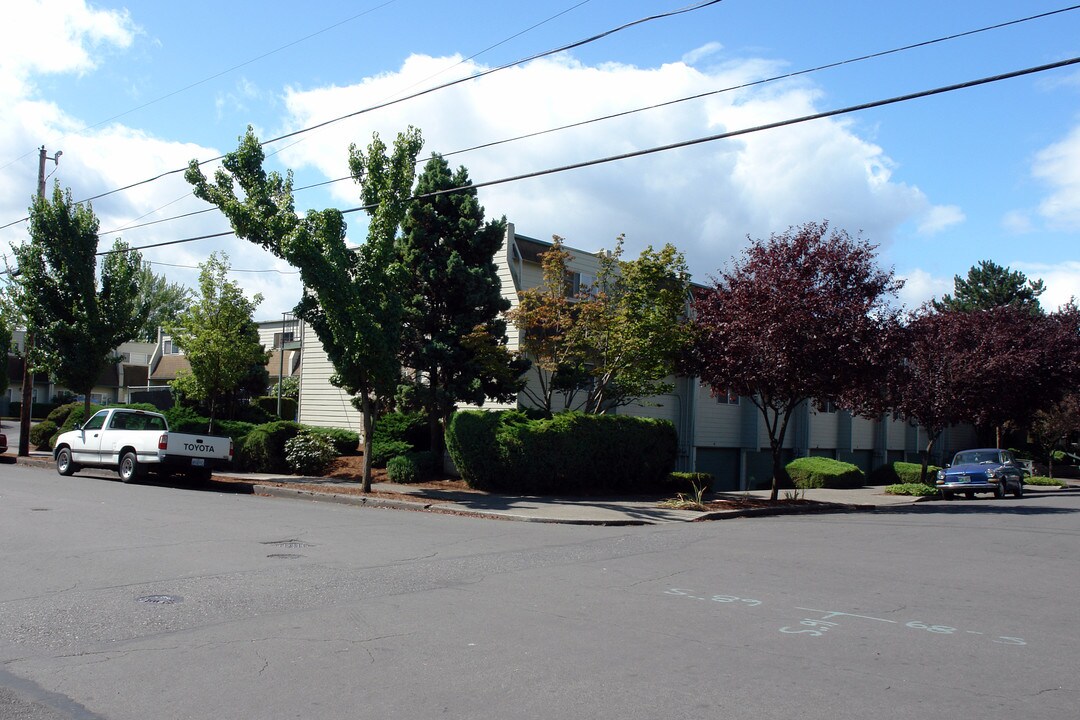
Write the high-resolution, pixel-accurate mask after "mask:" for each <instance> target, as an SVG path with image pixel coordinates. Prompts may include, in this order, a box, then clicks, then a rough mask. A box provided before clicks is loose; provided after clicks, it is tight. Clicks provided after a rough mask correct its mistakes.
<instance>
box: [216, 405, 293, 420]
mask: <svg viewBox="0 0 1080 720" xmlns="http://www.w3.org/2000/svg"><path fill="white" fill-rule="evenodd" d="M229 419H230V420H239V421H240V422H249V423H252V424H253V425H262V424H264V423H268V422H274V421H275V420H277V419H278V416H277V413H276V412H267V411H266V410H263V409H262V408H261V407H259V406H258V405H249V404H248V403H242V404H240V405H237V406H236V407H235V408H234V409H233V413H232V417H230V418H229ZM215 424H216V421H215Z"/></svg>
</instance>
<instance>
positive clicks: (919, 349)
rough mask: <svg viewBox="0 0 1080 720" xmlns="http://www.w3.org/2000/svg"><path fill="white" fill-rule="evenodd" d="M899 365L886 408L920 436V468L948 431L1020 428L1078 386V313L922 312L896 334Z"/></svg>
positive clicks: (1015, 309) (1010, 309) (998, 433)
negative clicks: (915, 426) (914, 425)
mask: <svg viewBox="0 0 1080 720" xmlns="http://www.w3.org/2000/svg"><path fill="white" fill-rule="evenodd" d="M892 346H893V347H894V348H896V349H897V351H898V353H899V357H900V358H901V359H902V361H901V362H899V363H897V364H896V365H894V374H893V378H892V380H891V382H889V383H888V387H889V388H890V392H891V395H892V399H891V401H890V405H891V406H892V407H893V409H895V410H896V411H898V412H899V413H900V414H902V415H904V416H905V417H907V418H910V419H912V420H915V421H916V422H918V423H919V425H920V426H922V427H923V428H924V429H925V430H926V432H927V436H928V438H927V444H926V446H925V447H924V448H922V450H921V454H922V465H923V472H922V477H923V479H924V481H925V475H926V465H927V462H928V458H929V455H930V452H931V450H932V449H933V446H934V443H935V441H936V439H937V437H938V436H939V435H940V433H941V431H942V430H944V429H945V428H946V427H948V426H949V425H954V424H957V423H962V422H969V423H972V424H973V425H975V426H976V427H977V428H982V429H983V430H993V431H994V434H995V439H996V443H997V445H998V447H1000V446H1001V431H1002V429H1003V428H1005V427H1007V426H1011V427H1025V426H1026V425H1027V424H1028V423H1030V422H1031V421H1032V419H1033V418H1034V416H1035V413H1036V412H1038V411H1040V410H1046V409H1049V408H1052V407H1053V406H1054V405H1055V403H1057V402H1058V401H1060V400H1061V398H1062V397H1064V396H1065V394H1067V393H1069V392H1073V391H1074V390H1075V389H1076V388H1077V386H1078V383H1080V311H1078V310H1077V308H1076V306H1075V305H1072V304H1069V305H1067V306H1065V307H1063V308H1061V309H1060V310H1058V311H1057V312H1053V313H1049V314H1046V315H1041V314H1034V313H1031V312H1030V311H1029V310H1026V309H1024V308H1019V307H1013V306H1000V307H994V308H990V309H986V310H972V311H963V310H942V311H939V312H935V311H934V310H933V309H932V307H930V306H924V307H923V308H922V309H920V310H919V311H917V312H916V313H915V314H914V315H913V316H912V317H911V318H910V319H909V320H908V322H907V323H906V324H905V326H904V327H903V328H902V329H900V330H899V331H898V333H897V337H896V339H894V340H893V342H892Z"/></svg>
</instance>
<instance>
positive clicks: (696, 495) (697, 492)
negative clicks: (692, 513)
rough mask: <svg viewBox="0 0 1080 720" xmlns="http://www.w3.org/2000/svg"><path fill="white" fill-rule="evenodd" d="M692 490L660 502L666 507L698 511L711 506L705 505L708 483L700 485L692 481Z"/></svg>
mask: <svg viewBox="0 0 1080 720" xmlns="http://www.w3.org/2000/svg"><path fill="white" fill-rule="evenodd" d="M690 485H691V487H692V488H693V490H691V491H690V492H688V493H679V494H678V496H677V497H675V498H674V499H672V500H665V501H664V502H662V503H660V504H661V505H662V506H664V507H670V508H675V509H676V510H697V511H698V512H704V511H705V510H708V509H709V508H708V507H706V505H705V493H706V492H708V490H709V486H708V485H698V484H697V483H696V482H691V484H690Z"/></svg>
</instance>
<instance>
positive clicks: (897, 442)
mask: <svg viewBox="0 0 1080 720" xmlns="http://www.w3.org/2000/svg"><path fill="white" fill-rule="evenodd" d="M884 422H885V423H886V430H885V432H886V433H887V435H886V436H885V447H886V449H888V450H905V449H906V448H907V422H906V421H905V420H893V418H892V415H888V416H886V418H885V421H884Z"/></svg>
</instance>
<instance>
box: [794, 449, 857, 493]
mask: <svg viewBox="0 0 1080 720" xmlns="http://www.w3.org/2000/svg"><path fill="white" fill-rule="evenodd" d="M784 469H785V470H787V473H788V475H789V476H791V481H792V482H793V483H795V487H797V488H799V489H801V490H806V489H808V488H823V487H824V488H856V487H862V486H863V485H865V484H866V475H864V474H863V471H862V470H860V469H859V466H858V465H852V464H851V463H846V462H841V461H840V460H833V459H832V458H825V457H802V458H796V459H795V460H792V461H791V462H789V463H788V464H787V466H786V467H785V468H784Z"/></svg>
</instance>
